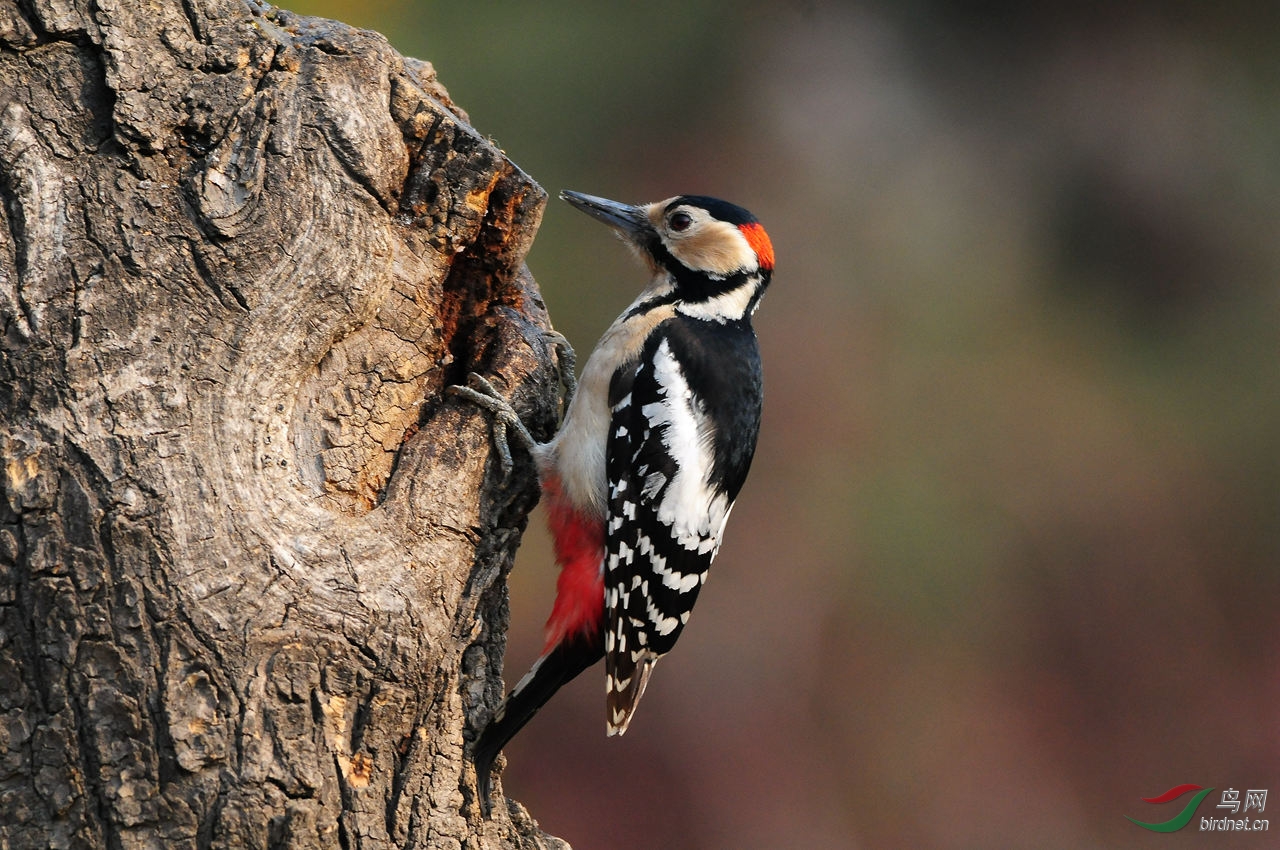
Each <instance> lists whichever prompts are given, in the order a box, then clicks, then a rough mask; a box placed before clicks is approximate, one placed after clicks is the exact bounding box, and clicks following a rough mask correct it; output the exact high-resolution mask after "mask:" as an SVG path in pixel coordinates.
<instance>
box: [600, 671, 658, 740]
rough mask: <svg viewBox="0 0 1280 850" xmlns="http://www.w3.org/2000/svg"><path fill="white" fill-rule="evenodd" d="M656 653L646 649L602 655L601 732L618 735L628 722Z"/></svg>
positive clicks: (623, 730)
mask: <svg viewBox="0 0 1280 850" xmlns="http://www.w3.org/2000/svg"><path fill="white" fill-rule="evenodd" d="M657 661H658V657H657V656H656V655H654V654H653V653H650V652H644V651H641V652H637V653H634V654H633V653H627V652H625V651H624V652H611V653H609V654H608V655H607V657H606V658H605V666H606V668H607V676H606V691H605V709H606V718H605V733H606V734H608V735H610V736H613V735H621V734H623V733H624V732H626V731H627V726H629V725H630V724H631V716H632V715H633V714H634V713H635V710H636V707H637V706H638V705H640V697H642V696H644V689H645V687H647V686H648V684H649V674H650V673H652V672H653V665H654V664H656V663H657Z"/></svg>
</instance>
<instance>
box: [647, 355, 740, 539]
mask: <svg viewBox="0 0 1280 850" xmlns="http://www.w3.org/2000/svg"><path fill="white" fill-rule="evenodd" d="M653 371H654V378H655V379H656V381H657V383H658V386H659V388H660V389H661V392H662V398H661V400H659V401H656V402H653V403H652V404H646V405H645V406H644V407H643V408H641V413H642V414H643V415H644V417H645V419H646V420H648V423H649V427H650V428H654V429H657V428H661V429H662V431H661V433H662V442H663V445H664V446H665V447H666V450H667V452H668V453H669V454H670V456H671V457H672V458H673V459H674V460H675V470H676V471H675V475H674V476H673V477H672V479H671V480H670V481H669V482H668V481H662V482H655V481H653V477H651V478H650V480H647V481H646V482H645V488H644V492H645V493H646V495H648V494H649V490H650V487H651V485H652V484H655V483H656V484H657V485H658V487H660V486H661V484H664V483H665V484H667V489H666V492H665V493H664V494H663V497H662V499H661V500H660V501H659V502H658V504H657V505H656V507H657V514H658V521H659V522H661V523H662V524H663V525H666V526H669V527H670V528H671V532H672V537H673V538H674V539H675V541H676V542H677V543H679V544H680V545H681V546H683V547H684V548H686V549H689V550H692V551H696V552H699V553H706V552H714V551H715V550H716V549H717V548H719V544H720V535H721V533H722V532H723V531H724V524H725V520H726V519H727V518H728V515H729V508H730V503H729V499H728V498H727V497H726V496H725V494H724V493H721V492H719V491H718V490H717V489H716V488H715V487H713V486H712V485H711V482H710V480H709V478H710V475H711V467H712V460H713V458H712V454H711V450H710V446H711V445H712V438H713V437H714V434H713V433H712V430H711V429H712V427H713V426H712V421H711V417H710V416H708V415H707V413H706V411H705V410H703V409H702V406H701V405H700V404H699V403H698V402H697V401H696V400H695V398H694V395H693V392H692V390H690V389H689V383H688V381H686V380H685V377H684V372H683V370H682V369H681V368H680V362H679V361H678V360H676V358H675V355H673V354H672V353H671V347H670V345H669V344H668V342H667V340H665V339H664V340H662V342H661V343H660V344H659V345H658V350H657V351H656V352H655V353H654V357H653ZM656 489H657V488H655V490H656Z"/></svg>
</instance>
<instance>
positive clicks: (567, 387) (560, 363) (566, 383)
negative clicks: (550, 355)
mask: <svg viewBox="0 0 1280 850" xmlns="http://www.w3.org/2000/svg"><path fill="white" fill-rule="evenodd" d="M542 338H543V339H544V340H545V341H546V343H547V344H548V345H550V346H551V347H552V348H554V349H555V352H556V371H557V372H559V373H560V386H561V387H563V388H564V393H563V394H562V395H561V396H560V405H561V407H560V409H561V410H562V411H567V410H568V409H569V402H571V401H573V395H574V393H576V392H577V391H578V375H577V371H576V370H577V367H578V355H577V354H576V353H575V352H574V350H573V346H572V345H570V344H569V340H568V339H566V338H565V335H564V334H562V333H560V332H559V331H544V332H543V334H542Z"/></svg>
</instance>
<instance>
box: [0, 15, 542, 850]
mask: <svg viewBox="0 0 1280 850" xmlns="http://www.w3.org/2000/svg"><path fill="white" fill-rule="evenodd" d="M0 201H2V203H0V323H2V326H3V327H2V332H3V338H2V339H0V445H2V446H3V459H4V469H3V475H0V490H2V492H0V495H2V497H3V498H0V847H2V848H42V850H43V848H50V847H56V848H62V847H86V848H119V850H126V848H142V847H147V848H206V847H228V848H231V847H235V848H240V847H246V848H247V847H290V848H313V847H314V848H321V847H323V848H330V847H342V848H375V847H379V848H380V847H442V848H443V847H448V848H459V847H468V848H489V847H533V846H559V845H561V842H559V841H558V840H556V839H553V838H550V837H549V836H545V835H542V834H541V833H540V832H539V831H538V829H537V827H536V824H534V823H533V821H532V820H531V819H530V818H529V817H528V815H527V814H526V813H525V812H524V811H523V809H521V808H520V807H519V806H517V805H512V806H510V807H499V809H498V811H497V814H496V820H495V821H493V822H484V821H482V820H481V818H480V815H479V807H478V805H477V801H476V800H475V799H474V785H473V783H474V771H473V769H472V767H471V764H470V761H469V758H468V755H467V747H468V741H469V740H470V739H471V738H472V737H474V734H475V731H476V729H477V727H478V726H479V724H480V723H481V722H483V721H484V720H485V719H486V717H487V715H488V713H489V712H490V711H491V710H492V706H493V705H494V704H495V702H496V700H497V698H498V697H499V696H500V691H501V682H500V679H499V676H498V673H499V670H498V666H499V659H500V658H501V654H502V650H503V648H504V647H503V640H504V639H503V635H504V633H505V628H506V603H505V590H504V587H505V584H504V582H503V577H504V576H505V571H506V570H507V569H508V568H509V567H510V562H511V558H512V555H513V552H514V549H515V546H516V545H517V543H518V541H519V537H520V532H521V531H522V530H523V527H524V522H525V517H526V515H527V512H528V509H529V508H530V507H531V505H532V502H533V500H534V499H535V498H536V495H535V494H536V489H535V488H534V486H533V479H532V475H531V471H530V470H529V469H528V468H527V464H526V465H525V466H519V465H518V467H517V470H516V472H515V474H514V476H513V477H511V478H510V479H508V480H506V481H503V480H502V479H501V475H500V473H499V471H498V469H497V463H496V459H491V457H490V453H491V441H490V428H489V422H488V419H487V417H486V416H485V415H484V414H482V413H481V412H479V411H477V410H475V409H473V408H471V407H469V406H468V405H466V404H465V403H460V402H457V401H455V400H453V399H451V398H450V397H447V396H445V395H444V394H443V393H442V389H443V388H444V387H445V386H446V385H448V384H450V383H455V382H459V381H462V380H463V379H464V376H465V374H466V373H467V372H468V371H469V370H476V371H481V372H484V373H486V374H489V375H491V376H495V377H496V380H497V382H498V384H499V386H500V387H502V388H503V389H504V390H505V391H509V392H510V393H511V394H512V395H513V396H514V397H515V398H516V400H517V402H518V404H519V405H520V406H521V407H522V409H523V410H525V411H527V419H528V421H529V422H531V423H533V424H534V425H535V426H536V427H535V431H538V430H542V431H543V432H545V430H546V429H547V428H548V427H550V426H551V424H552V422H553V420H554V416H555V412H556V411H555V404H556V399H557V387H556V383H557V376H556V373H555V367H554V358H553V356H552V354H551V352H550V351H549V349H548V347H547V345H546V343H545V341H544V339H543V336H542V333H543V331H544V329H545V328H547V326H548V325H547V317H546V314H545V311H544V309H543V306H542V304H541V302H540V300H539V296H538V293H537V289H536V287H535V285H534V282H533V280H532V279H531V278H530V276H529V274H528V272H527V271H526V269H525V268H524V266H523V257H524V254H525V251H526V249H527V248H528V245H529V243H530V241H531V240H532V238H533V234H534V231H535V229H536V228H537V225H538V222H539V219H540V217H541V213H542V209H543V205H544V203H545V193H544V192H543V191H542V189H541V188H539V187H538V185H537V184H536V183H534V182H533V181H532V180H531V179H530V178H529V177H527V176H526V175H524V174H523V173H521V172H520V171H519V170H518V169H517V168H516V167H515V166H513V165H512V164H511V163H510V162H509V161H508V160H507V159H506V158H505V157H504V156H503V154H502V153H501V152H500V151H499V150H497V149H496V148H495V147H494V146H493V145H491V144H490V143H488V142H487V141H485V140H484V139H483V138H482V137H480V136H479V135H477V134H476V132H475V131H474V130H472V129H471V128H470V127H469V126H468V124H467V118H466V116H465V114H463V113H462V112H461V111H460V110H459V109H458V108H457V107H456V106H454V105H453V104H452V103H451V102H450V100H449V97H448V95H447V94H446V92H445V91H444V89H443V88H442V87H441V86H440V84H439V83H438V82H437V81H436V78H435V74H434V71H433V69H432V67H431V66H430V65H429V64H428V63H426V62H420V61H416V60H412V59H405V58H402V57H400V56H399V55H397V54H396V53H395V52H394V51H393V50H392V49H391V48H390V47H389V46H388V44H387V42H386V41H385V40H384V39H383V38H382V37H381V36H378V35H377V34H374V33H370V32H364V31H358V30H354V29H351V28H349V27H346V26H343V25H340V24H336V23H332V22H328V21H321V20H314V19H307V18H301V17H298V16H296V15H293V14H290V13H288V12H284V11H279V10H275V9H272V8H270V7H268V6H261V5H256V4H254V3H252V2H248V0H149V2H142V0H0Z"/></svg>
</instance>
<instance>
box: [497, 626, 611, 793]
mask: <svg viewBox="0 0 1280 850" xmlns="http://www.w3.org/2000/svg"><path fill="white" fill-rule="evenodd" d="M603 655H604V641H603V640H602V639H601V637H600V635H599V633H598V632H597V633H596V634H595V635H593V636H585V635H578V636H576V637H571V638H566V639H565V640H562V641H561V642H560V643H558V644H556V645H555V646H554V647H552V648H551V649H549V650H547V651H546V652H545V653H543V655H542V657H541V658H539V659H538V660H537V661H535V662H534V664H533V667H532V668H531V669H530V670H529V672H528V673H526V674H525V676H524V678H523V679H521V680H520V682H519V684H517V685H516V686H515V688H513V689H512V691H511V693H510V694H508V695H507V698H506V699H505V700H503V702H502V705H501V706H499V708H498V711H497V713H496V714H494V716H493V719H492V720H491V721H489V725H488V726H486V727H485V729H484V731H483V732H482V733H480V740H479V741H477V742H476V746H475V751H474V754H473V756H472V758H473V760H474V761H475V765H476V790H477V791H478V792H479V794H480V806H481V808H482V810H483V811H484V816H485V817H486V818H488V817H489V814H490V809H491V806H490V802H489V797H490V795H491V794H492V793H493V787H492V784H493V777H492V771H493V762H494V761H495V760H496V759H497V758H498V753H500V752H502V748H503V747H505V746H506V745H507V742H508V741H510V740H511V739H512V738H514V737H515V734H516V733H517V732H519V731H520V730H521V729H522V728H524V725H525V724H526V723H528V722H529V721H530V720H531V719H533V716H534V715H535V714H537V713H538V709H540V708H542V706H544V705H546V703H547V700H549V699H551V696H552V695H553V694H554V693H555V692H556V691H558V690H560V687H561V686H562V685H564V684H565V683H567V682H568V681H569V680H570V679H572V678H573V677H574V676H577V675H578V674H579V673H581V672H582V671H583V670H585V669H587V668H588V667H590V666H591V665H592V664H595V663H596V662H597V661H599V660H600V658H601V657H602V656H603Z"/></svg>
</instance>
